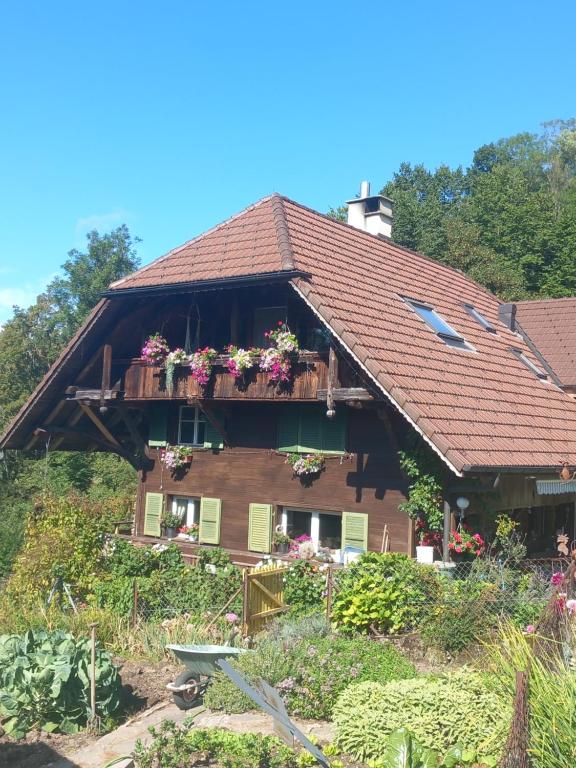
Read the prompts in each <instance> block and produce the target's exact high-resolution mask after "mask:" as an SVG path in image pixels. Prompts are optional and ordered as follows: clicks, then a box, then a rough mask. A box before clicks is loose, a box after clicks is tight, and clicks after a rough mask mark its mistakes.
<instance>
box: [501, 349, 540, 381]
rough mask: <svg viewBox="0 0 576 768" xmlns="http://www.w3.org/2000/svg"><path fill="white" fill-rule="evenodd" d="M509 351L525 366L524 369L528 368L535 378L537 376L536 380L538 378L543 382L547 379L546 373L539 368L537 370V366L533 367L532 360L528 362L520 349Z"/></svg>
mask: <svg viewBox="0 0 576 768" xmlns="http://www.w3.org/2000/svg"><path fill="white" fill-rule="evenodd" d="M510 351H511V352H512V353H513V354H514V355H516V357H517V358H518V360H520V361H521V362H522V363H524V365H525V366H526V368H528V369H529V370H531V371H532V373H535V374H536V376H538V378H539V379H542V380H543V381H545V380H546V379H547V378H548V374H547V373H545V372H544V371H542V370H540V368H538V366H537V365H535V364H534V363H533V362H532V360H530V359H529V358H527V357H526V355H525V354H524V352H522V350H521V349H514V348H513V347H511V348H510Z"/></svg>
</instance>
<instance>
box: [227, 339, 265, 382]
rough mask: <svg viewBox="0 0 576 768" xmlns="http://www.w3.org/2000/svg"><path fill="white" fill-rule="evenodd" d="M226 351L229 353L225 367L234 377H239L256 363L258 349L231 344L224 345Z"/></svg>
mask: <svg viewBox="0 0 576 768" xmlns="http://www.w3.org/2000/svg"><path fill="white" fill-rule="evenodd" d="M226 352H228V354H229V355H230V357H229V358H228V360H227V361H226V367H227V368H228V372H229V373H230V374H232V376H234V378H235V379H239V378H241V377H242V376H243V375H244V373H245V372H246V371H248V370H250V368H253V367H254V366H255V365H256V363H257V356H258V355H259V354H260V350H259V349H242V347H235V346H234V345H233V344H229V345H228V346H227V347H226Z"/></svg>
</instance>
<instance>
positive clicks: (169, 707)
mask: <svg viewBox="0 0 576 768" xmlns="http://www.w3.org/2000/svg"><path fill="white" fill-rule="evenodd" d="M190 716H194V717H195V725H197V726H198V727H199V728H227V729H228V730H230V731H236V732H238V733H262V734H272V733H273V732H274V731H273V722H272V718H271V717H270V716H269V715H265V714H264V713H262V712H247V713H246V714H244V715H223V714H222V713H220V712H208V711H207V710H205V709H204V707H197V708H196V709H191V710H188V712H183V711H182V710H180V709H178V707H177V706H176V705H175V704H172V703H161V704H157V705H156V706H155V707H152V708H151V709H148V710H146V712H142V713H141V714H140V715H138V716H137V717H135V718H134V719H133V720H130V721H128V722H127V723H124V725H121V726H120V727H119V728H117V729H116V730H115V731H112V732H111V733H107V734H106V735H105V736H102V738H100V739H98V741H96V742H94V743H92V744H90V745H89V746H87V747H84V748H83V749H81V750H79V751H78V752H75V753H74V754H73V755H70V757H68V758H63V759H62V760H58V761H57V762H55V763H51V764H49V765H47V766H46V768H104V766H105V765H107V763H109V762H111V761H112V760H115V759H117V758H119V757H122V756H125V755H129V754H130V753H131V752H132V750H133V749H134V746H135V745H136V742H137V740H138V739H140V740H141V741H142V742H144V743H148V742H149V741H151V739H152V737H151V735H150V734H149V733H148V728H149V727H150V726H151V725H158V724H159V723H160V722H162V720H173V721H174V722H175V723H181V722H183V721H184V720H185V719H186V718H187V717H190ZM294 723H295V724H296V725H298V727H299V728H300V729H301V730H302V731H303V732H304V733H306V734H314V735H315V736H316V737H317V738H319V739H321V740H322V741H331V740H332V738H333V736H334V732H333V726H332V723H311V722H302V721H299V720H294ZM131 765H132V761H131V760H124V761H122V762H119V763H116V764H115V766H114V768H129V766H131Z"/></svg>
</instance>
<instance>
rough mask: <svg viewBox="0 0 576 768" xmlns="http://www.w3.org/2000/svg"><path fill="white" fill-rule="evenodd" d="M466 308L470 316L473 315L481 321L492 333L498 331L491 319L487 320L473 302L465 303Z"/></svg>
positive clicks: (477, 320) (485, 328) (478, 321)
mask: <svg viewBox="0 0 576 768" xmlns="http://www.w3.org/2000/svg"><path fill="white" fill-rule="evenodd" d="M464 309H465V310H466V312H468V314H469V315H470V317H473V318H474V320H476V322H477V323H480V325H481V326H482V328H484V330H486V331H490V333H496V328H495V327H494V326H493V325H492V323H491V322H490V320H487V319H486V318H485V317H484V315H481V314H480V312H478V310H477V309H476V307H474V306H472V304H464Z"/></svg>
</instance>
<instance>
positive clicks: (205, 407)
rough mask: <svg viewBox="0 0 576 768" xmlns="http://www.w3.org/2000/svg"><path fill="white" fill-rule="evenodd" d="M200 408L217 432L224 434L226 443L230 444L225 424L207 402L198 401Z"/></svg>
mask: <svg viewBox="0 0 576 768" xmlns="http://www.w3.org/2000/svg"><path fill="white" fill-rule="evenodd" d="M198 408H200V410H201V411H202V413H203V414H204V416H206V418H207V419H208V421H209V422H210V424H211V425H212V426H213V427H214V429H215V430H216V432H219V433H220V434H221V435H222V439H223V440H224V445H227V446H230V440H229V439H228V434H227V432H226V429H225V427H224V424H222V423H221V422H220V420H219V419H218V418H217V417H216V416H215V415H214V413H213V411H212V409H211V408H210V406H209V405H207V403H205V402H201V401H200V400H199V401H198Z"/></svg>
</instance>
